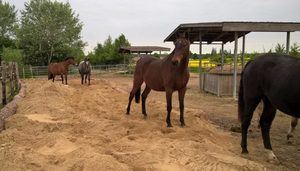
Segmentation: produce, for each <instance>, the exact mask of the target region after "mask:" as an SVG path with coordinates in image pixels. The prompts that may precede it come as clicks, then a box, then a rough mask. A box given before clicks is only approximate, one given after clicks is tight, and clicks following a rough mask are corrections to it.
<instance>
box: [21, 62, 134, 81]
mask: <svg viewBox="0 0 300 171" xmlns="http://www.w3.org/2000/svg"><path fill="white" fill-rule="evenodd" d="M132 68H133V67H131V66H130V65H124V64H116V65H93V66H92V74H103V73H107V72H109V73H132V72H133V69H132ZM19 74H20V76H21V77H22V78H35V77H40V76H47V75H48V67H47V66H30V65H25V66H22V67H20V68H19ZM69 74H70V75H74V74H78V69H77V67H76V66H70V67H69Z"/></svg>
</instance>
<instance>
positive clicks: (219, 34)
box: [164, 22, 300, 98]
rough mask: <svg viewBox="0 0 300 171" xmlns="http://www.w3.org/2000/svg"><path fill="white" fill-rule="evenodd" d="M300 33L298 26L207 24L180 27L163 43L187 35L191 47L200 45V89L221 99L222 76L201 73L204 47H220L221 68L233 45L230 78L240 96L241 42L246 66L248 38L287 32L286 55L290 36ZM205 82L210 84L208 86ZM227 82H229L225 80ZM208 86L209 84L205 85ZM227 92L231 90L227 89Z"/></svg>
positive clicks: (270, 23) (255, 23) (290, 24)
mask: <svg viewBox="0 0 300 171" xmlns="http://www.w3.org/2000/svg"><path fill="white" fill-rule="evenodd" d="M295 31H300V23H299V22H205V23H188V24H180V25H179V26H178V27H177V28H176V29H175V30H174V31H173V32H172V33H171V34H170V35H169V36H168V37H167V38H166V39H165V40H164V41H165V42H166V41H174V40H175V39H176V37H177V35H178V34H179V33H183V32H185V33H187V35H188V38H189V40H190V42H191V44H199V87H200V89H201V90H207V91H209V92H212V93H215V94H217V95H218V96H220V95H227V94H226V93H225V94H222V92H221V91H222V89H221V88H222V87H223V86H222V83H223V81H224V80H223V81H222V78H220V76H223V75H222V73H219V75H208V74H206V75H203V74H202V69H201V66H202V65H201V57H202V45H203V44H220V45H221V52H222V55H221V56H222V65H223V63H224V53H223V50H224V44H226V43H228V42H233V41H234V60H233V61H234V62H233V63H234V72H233V73H232V74H229V76H230V77H228V76H227V77H228V78H231V80H232V81H230V82H231V83H232V84H231V85H232V87H231V92H232V96H233V97H234V98H236V96H237V84H238V82H237V77H238V73H237V58H238V52H237V51H238V39H239V38H243V41H242V54H241V61H242V67H243V66H244V52H245V37H246V35H247V34H248V33H250V32H286V53H287V54H288V52H289V48H290V33H291V32H295ZM205 80H206V81H207V82H205ZM226 80H227V82H228V80H230V79H226ZM206 83H208V84H206ZM227 88H228V87H227Z"/></svg>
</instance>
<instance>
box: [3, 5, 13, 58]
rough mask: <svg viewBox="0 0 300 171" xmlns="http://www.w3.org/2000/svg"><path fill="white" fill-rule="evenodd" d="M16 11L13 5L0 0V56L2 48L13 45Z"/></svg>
mask: <svg viewBox="0 0 300 171" xmlns="http://www.w3.org/2000/svg"><path fill="white" fill-rule="evenodd" d="M16 13H17V11H16V10H15V6H14V5H10V4H9V3H7V2H3V1H2V0H0V56H1V54H2V52H3V50H4V48H6V47H14V46H15V42H14V38H15V31H16V28H17V17H16ZM2 55H3V54H2Z"/></svg>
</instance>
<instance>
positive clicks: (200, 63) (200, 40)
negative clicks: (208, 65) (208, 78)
mask: <svg viewBox="0 0 300 171" xmlns="http://www.w3.org/2000/svg"><path fill="white" fill-rule="evenodd" d="M201 76H202V33H201V32H199V89H200V91H201V90H202V87H201V85H202V78H201Z"/></svg>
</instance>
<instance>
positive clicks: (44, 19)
mask: <svg viewBox="0 0 300 171" xmlns="http://www.w3.org/2000/svg"><path fill="white" fill-rule="evenodd" d="M21 14H22V16H21V27H20V30H19V32H18V34H17V37H18V40H19V45H20V47H21V48H22V49H23V50H24V54H25V55H24V57H25V63H27V64H32V65H46V64H49V63H50V62H51V61H55V60H62V59H63V58H65V57H67V56H71V55H83V52H82V49H83V47H84V46H85V43H84V42H82V40H81V36H80V33H81V30H82V26H83V24H82V23H81V22H80V20H79V17H78V15H77V14H75V12H74V11H73V10H72V8H71V6H70V4H69V3H62V2H58V1H51V0H31V1H29V2H26V3H25V9H24V10H23V11H21Z"/></svg>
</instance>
